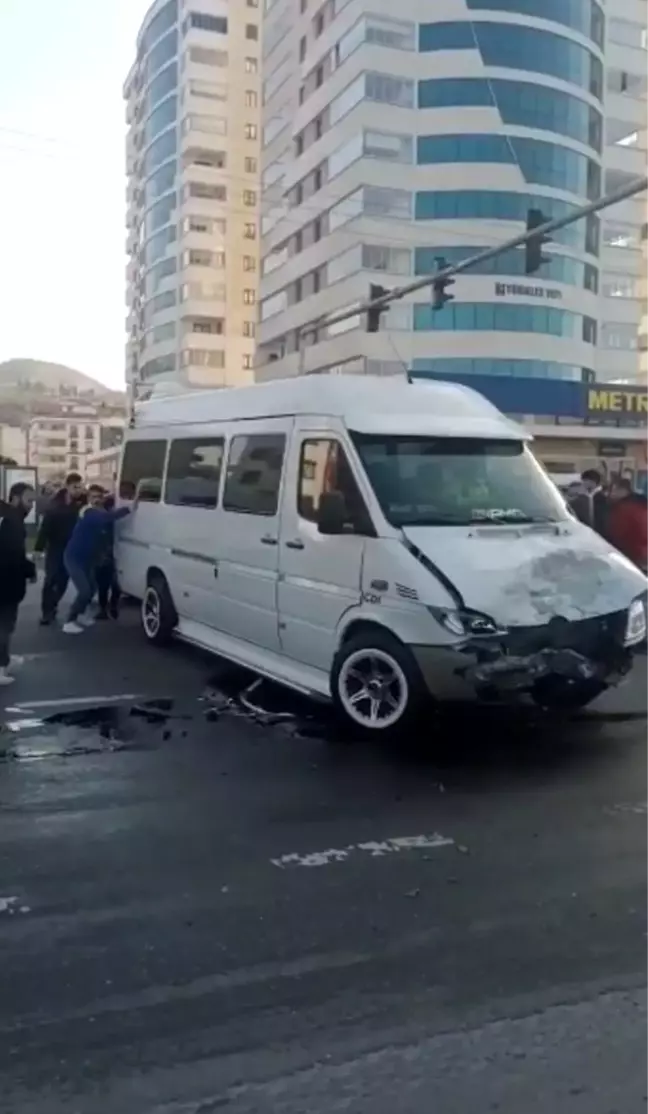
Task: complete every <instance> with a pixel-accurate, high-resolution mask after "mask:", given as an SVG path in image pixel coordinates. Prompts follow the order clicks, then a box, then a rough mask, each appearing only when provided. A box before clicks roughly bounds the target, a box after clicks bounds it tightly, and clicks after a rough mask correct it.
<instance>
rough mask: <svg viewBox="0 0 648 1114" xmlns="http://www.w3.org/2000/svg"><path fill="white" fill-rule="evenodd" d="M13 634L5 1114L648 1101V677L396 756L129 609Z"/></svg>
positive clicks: (320, 1111)
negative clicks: (578, 713) (647, 995)
mask: <svg viewBox="0 0 648 1114" xmlns="http://www.w3.org/2000/svg"><path fill="white" fill-rule="evenodd" d="M16 649H17V650H18V651H21V652H24V653H26V654H28V660H27V662H26V664H25V667H24V670H23V672H22V675H21V676H20V679H19V680H18V681H17V683H16V685H15V686H13V688H12V689H11V690H7V691H6V692H4V693H3V694H2V697H3V699H4V701H5V704H6V707H5V710H4V712H2V713H1V716H2V718H3V720H4V723H5V726H4V729H3V732H2V734H1V735H0V804H1V808H0V955H1V956H2V962H1V963H0V1079H1V1080H2V1084H1V1086H0V1111H1V1112H2V1114H5V1112H6V1114H63V1112H65V1114H113V1112H115V1114H211V1112H216V1111H219V1112H220V1111H221V1110H223V1111H227V1114H266V1112H267V1114H305V1112H308V1114H337V1112H341V1111H345V1112H349V1114H396V1112H397V1111H398V1112H399V1114H485V1112H491V1111H496V1112H498V1114H635V1112H636V1114H639V1112H640V1111H643V1110H644V1109H645V1094H646V1088H645V1075H646V1071H645V1068H646V1064H645V1048H646V1026H645V1004H644V999H643V987H644V984H645V952H646V925H645V906H646V892H645V876H646V849H645V825H646V800H645V798H646V789H645V786H646V771H645V754H646V745H645V744H646V723H645V718H643V717H642V716H641V714H640V713H641V712H642V710H643V712H644V713H645V706H646V705H645V676H644V670H643V668H638V669H637V671H636V673H635V676H634V677H633V678H632V680H631V682H630V683H629V685H628V686H627V687H626V689H622V690H620V691H619V693H618V694H617V695H616V696H615V697H614V698H613V699H611V698H607V700H604V701H603V702H602V704H601V706H600V708H599V710H598V711H597V712H595V713H593V714H592V715H591V716H586V717H582V718H579V719H578V720H575V721H574V722H572V723H568V724H565V725H562V726H560V727H558V726H556V725H555V724H553V725H542V724H540V725H538V724H534V723H531V722H529V721H528V720H521V719H519V718H518V717H515V718H511V717H509V718H506V719H503V718H502V717H499V718H493V717H490V718H485V717H484V716H483V715H480V716H477V717H473V718H469V717H466V718H465V719H463V718H462V719H461V720H460V721H459V720H456V719H454V720H453V721H452V722H451V723H449V724H446V725H445V726H444V727H443V728H442V729H436V728H434V727H433V725H432V723H431V722H430V723H427V724H423V725H421V733H420V737H418V738H416V739H407V740H403V743H402V746H400V747H391V748H387V747H378V746H375V745H374V746H370V745H367V744H361V743H358V742H354V741H349V740H341V739H339V738H337V739H336V735H335V730H334V728H333V727H332V725H331V723H330V721H329V718H328V716H327V714H326V712H325V711H324V710H323V709H319V708H308V707H305V706H300V705H296V704H295V702H294V701H293V700H292V698H289V697H287V696H284V695H283V694H281V693H278V692H277V691H276V690H274V691H270V690H269V689H268V687H267V686H265V687H264V686H261V688H260V689H259V690H257V691H255V692H254V693H253V694H252V698H253V700H254V701H255V702H256V703H257V704H258V705H261V706H263V707H264V708H265V709H266V710H268V711H269V712H270V713H271V714H268V715H261V716H259V715H256V716H255V715H253V714H250V713H249V712H248V711H246V710H245V709H244V708H242V707H241V706H240V705H239V703H238V701H237V700H236V699H234V700H231V699H229V698H228V695H227V694H228V693H229V694H231V693H235V692H237V691H238V690H239V689H240V688H241V686H242V684H243V681H242V679H241V678H240V677H239V676H236V675H234V674H232V673H231V672H230V671H226V670H225V671H224V670H223V668H222V666H218V665H217V663H215V662H214V661H213V660H212V661H210V660H209V659H205V658H202V657H201V656H199V655H196V654H195V653H193V652H191V651H189V650H188V649H187V648H185V647H182V646H176V647H174V648H172V649H170V650H168V651H159V652H158V651H153V650H152V649H150V648H149V647H147V646H145V645H144V644H143V640H142V637H141V636H140V634H139V631H138V629H137V623H136V616H135V615H133V614H130V615H127V616H124V617H123V619H122V621H120V624H119V625H118V626H115V625H113V624H109V625H102V626H97V627H96V628H95V629H93V630H92V631H90V632H87V633H85V634H84V635H83V636H79V637H78V638H75V639H65V638H64V636H63V635H61V634H60V633H59V632H58V631H55V630H45V631H42V630H39V629H38V627H37V626H36V611H35V608H34V606H33V603H32V602H30V603H29V604H28V605H26V607H25V609H24V613H23V618H22V621H21V628H20V631H19V634H18V639H17V644H16ZM642 665H643V663H642ZM151 701H153V703H151ZM283 712H286V713H291V715H290V718H287V717H286V718H284V717H283V716H282V715H281V713H283ZM626 713H628V718H626ZM637 713H639V714H637Z"/></svg>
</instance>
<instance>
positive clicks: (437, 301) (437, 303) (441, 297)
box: [432, 255, 454, 309]
mask: <svg viewBox="0 0 648 1114" xmlns="http://www.w3.org/2000/svg"><path fill="white" fill-rule="evenodd" d="M436 265H437V271H445V269H446V267H447V266H448V261H447V259H444V258H443V256H441V255H437V257H436ZM448 286H454V279H453V278H438V279H435V280H434V282H433V283H432V309H443V307H444V305H445V304H446V303H447V302H452V301H453V299H454V294H446V287H448Z"/></svg>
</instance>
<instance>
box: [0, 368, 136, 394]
mask: <svg viewBox="0 0 648 1114" xmlns="http://www.w3.org/2000/svg"><path fill="white" fill-rule="evenodd" d="M15 391H21V392H22V391H24V392H26V393H34V394H56V395H58V394H70V395H72V396H74V395H77V394H78V395H85V394H88V393H90V392H92V394H94V395H99V396H104V397H105V396H110V395H119V394H121V393H122V392H120V391H113V390H111V389H110V388H109V387H105V386H104V385H103V383H99V381H98V380H97V379H92V378H91V377H90V376H89V375H84V374H83V372H81V371H75V369H74V368H71V367H65V365H64V364H51V363H48V362H47V361H44V360H6V361H5V362H4V363H0V393H2V394H5V395H6V394H7V392H8V393H13V392H15Z"/></svg>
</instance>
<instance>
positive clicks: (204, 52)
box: [189, 46, 229, 68]
mask: <svg viewBox="0 0 648 1114" xmlns="http://www.w3.org/2000/svg"><path fill="white" fill-rule="evenodd" d="M189 61H190V62H195V63H196V64H197V65H199V66H219V67H221V68H224V67H225V66H227V65H228V64H229V55H228V53H227V51H226V50H208V49H207V48H206V47H204V46H192V47H190V48H189Z"/></svg>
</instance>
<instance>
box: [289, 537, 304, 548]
mask: <svg viewBox="0 0 648 1114" xmlns="http://www.w3.org/2000/svg"><path fill="white" fill-rule="evenodd" d="M286 549H304V543H303V542H302V541H300V540H299V538H295V540H294V541H292V542H286Z"/></svg>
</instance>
